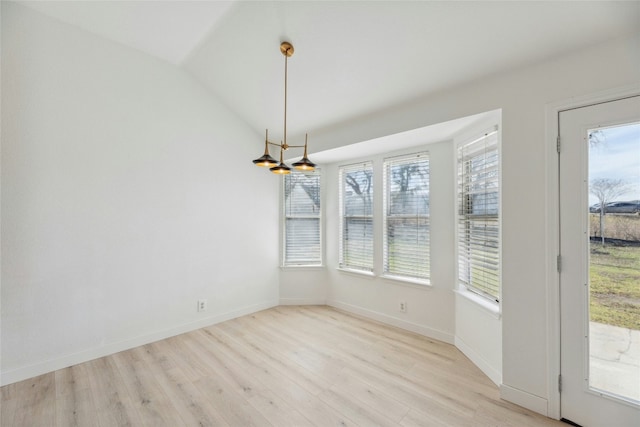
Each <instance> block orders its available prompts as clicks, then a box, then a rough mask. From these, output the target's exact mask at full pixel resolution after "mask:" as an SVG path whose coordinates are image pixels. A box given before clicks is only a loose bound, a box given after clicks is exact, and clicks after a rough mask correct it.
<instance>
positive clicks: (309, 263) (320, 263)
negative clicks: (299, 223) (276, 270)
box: [280, 168, 325, 269]
mask: <svg viewBox="0 0 640 427" xmlns="http://www.w3.org/2000/svg"><path fill="white" fill-rule="evenodd" d="M295 175H306V176H317V179H318V197H319V203H320V206H319V208H318V213H317V215H310V214H297V215H296V214H294V215H288V214H287V206H286V204H287V197H286V185H287V181H288V180H290V179H292V177H293V176H295ZM280 209H281V215H280V218H281V233H280V236H281V245H280V246H281V250H280V253H281V256H280V267H281V268H287V269H288V268H321V267H324V258H325V256H324V232H323V230H324V214H323V210H324V203H323V177H322V173H321V170H320V168H315V170H314V171H313V172H300V171H297V170H293V169H292V170H291V173H289V174H287V175H284V176H283V177H282V183H281V203H280ZM290 219H291V220H293V219H317V221H318V242H319V246H320V248H319V255H318V256H319V257H318V258H317V259H311V258H310V259H308V260H303V261H297V262H296V261H288V259H287V229H288V228H287V222H288V220H290Z"/></svg>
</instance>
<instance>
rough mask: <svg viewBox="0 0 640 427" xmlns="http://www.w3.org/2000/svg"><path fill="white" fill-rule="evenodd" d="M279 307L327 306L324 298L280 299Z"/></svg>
mask: <svg viewBox="0 0 640 427" xmlns="http://www.w3.org/2000/svg"><path fill="white" fill-rule="evenodd" d="M280 305H327V300H326V299H325V298H280Z"/></svg>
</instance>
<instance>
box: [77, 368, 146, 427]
mask: <svg viewBox="0 0 640 427" xmlns="http://www.w3.org/2000/svg"><path fill="white" fill-rule="evenodd" d="M86 368H87V371H88V372H89V380H90V382H91V389H92V390H93V397H94V402H95V407H96V413H95V420H96V424H98V425H99V426H102V427H108V426H140V425H143V422H142V419H141V418H140V415H139V413H138V411H137V409H136V408H135V405H133V402H132V401H131V398H130V396H129V392H128V391H127V388H126V386H125V385H124V383H123V381H122V378H120V373H119V372H118V369H117V367H116V366H115V363H114V361H113V356H108V357H103V358H100V359H96V360H92V361H90V362H87V363H86Z"/></svg>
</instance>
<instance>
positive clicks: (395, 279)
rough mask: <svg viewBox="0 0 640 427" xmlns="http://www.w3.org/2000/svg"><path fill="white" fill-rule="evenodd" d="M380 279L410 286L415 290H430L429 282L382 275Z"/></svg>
mask: <svg viewBox="0 0 640 427" xmlns="http://www.w3.org/2000/svg"><path fill="white" fill-rule="evenodd" d="M380 277H382V278H383V279H386V280H390V281H393V282H398V283H401V284H403V285H411V286H414V287H417V288H431V281H430V280H420V279H412V278H410V277H402V276H394V275H392V274H383V275H382V276H380Z"/></svg>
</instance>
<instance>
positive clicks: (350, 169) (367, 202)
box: [339, 162, 373, 271]
mask: <svg viewBox="0 0 640 427" xmlns="http://www.w3.org/2000/svg"><path fill="white" fill-rule="evenodd" d="M339 174H340V221H341V227H340V254H339V258H340V261H339V265H340V267H341V268H348V269H354V270H362V271H373V164H372V163H371V162H365V163H359V164H356V165H349V166H341V167H340V171H339Z"/></svg>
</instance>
